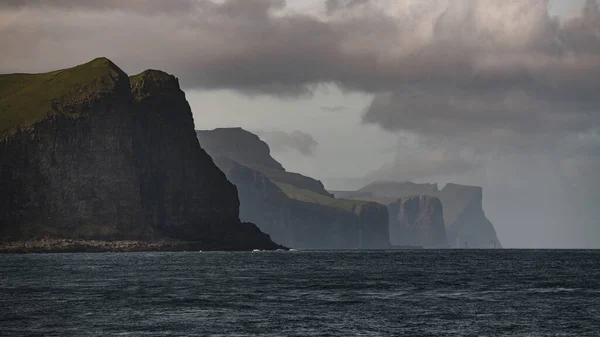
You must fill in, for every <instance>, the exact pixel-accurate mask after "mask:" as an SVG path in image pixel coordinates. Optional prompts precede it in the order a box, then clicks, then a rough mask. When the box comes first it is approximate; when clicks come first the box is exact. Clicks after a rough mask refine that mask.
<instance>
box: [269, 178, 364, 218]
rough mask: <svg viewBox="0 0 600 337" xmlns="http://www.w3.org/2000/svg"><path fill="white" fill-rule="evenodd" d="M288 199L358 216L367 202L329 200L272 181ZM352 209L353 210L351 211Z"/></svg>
mask: <svg viewBox="0 0 600 337" xmlns="http://www.w3.org/2000/svg"><path fill="white" fill-rule="evenodd" d="M273 182H274V183H275V185H277V187H279V188H280V189H281V190H282V191H283V192H284V193H285V194H286V195H287V196H288V197H290V198H292V199H296V200H300V201H304V202H310V203H314V204H319V205H323V206H328V207H335V208H340V209H343V210H346V211H349V212H352V211H354V213H355V214H359V213H360V210H361V208H362V206H363V205H365V204H368V203H369V202H368V201H362V200H351V199H337V198H331V197H328V196H325V195H322V194H319V193H316V192H313V191H310V190H304V189H301V188H298V187H296V186H293V185H289V184H285V183H282V182H278V181H273ZM353 208H354V210H353Z"/></svg>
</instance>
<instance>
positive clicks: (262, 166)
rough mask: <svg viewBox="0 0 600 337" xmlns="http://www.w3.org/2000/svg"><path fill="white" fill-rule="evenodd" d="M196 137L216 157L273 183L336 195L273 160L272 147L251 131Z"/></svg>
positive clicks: (200, 132) (223, 130) (233, 130)
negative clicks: (246, 168) (236, 163)
mask: <svg viewBox="0 0 600 337" xmlns="http://www.w3.org/2000/svg"><path fill="white" fill-rule="evenodd" d="M196 134H197V136H198V140H199V141H200V144H201V145H202V147H203V148H204V149H205V150H206V151H207V152H208V153H209V154H210V155H211V156H213V157H215V156H221V157H227V158H230V159H232V160H234V161H236V162H238V163H240V164H242V165H244V166H247V167H249V168H252V169H253V170H255V171H258V172H260V173H262V174H264V175H266V176H267V177H269V179H271V180H273V181H277V182H281V183H285V184H290V185H294V186H297V187H299V188H302V189H306V190H310V191H313V192H316V193H319V194H322V195H325V196H333V195H332V194H330V193H329V192H327V191H326V190H325V187H324V186H323V183H322V182H321V181H319V180H315V179H313V178H310V177H306V176H303V175H301V174H298V173H293V172H287V171H286V170H285V169H284V168H283V166H282V165H281V164H280V163H279V162H277V161H276V160H275V159H273V157H271V150H270V148H269V145H267V143H265V142H263V141H262V140H261V139H260V138H259V137H258V136H257V135H255V134H253V133H251V132H248V131H246V130H244V129H242V128H220V129H214V130H198V131H196Z"/></svg>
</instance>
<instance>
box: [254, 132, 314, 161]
mask: <svg viewBox="0 0 600 337" xmlns="http://www.w3.org/2000/svg"><path fill="white" fill-rule="evenodd" d="M256 134H257V135H258V136H259V137H260V138H261V139H262V140H264V141H265V142H266V143H267V144H269V147H270V148H271V151H273V152H284V151H289V150H295V151H298V152H299V153H300V154H302V155H304V156H312V155H313V154H314V153H315V151H316V149H317V146H318V145H319V143H318V142H317V141H316V140H315V139H314V138H313V136H311V135H310V134H308V133H306V132H302V131H298V130H294V131H292V132H289V133H288V132H285V131H257V132H256Z"/></svg>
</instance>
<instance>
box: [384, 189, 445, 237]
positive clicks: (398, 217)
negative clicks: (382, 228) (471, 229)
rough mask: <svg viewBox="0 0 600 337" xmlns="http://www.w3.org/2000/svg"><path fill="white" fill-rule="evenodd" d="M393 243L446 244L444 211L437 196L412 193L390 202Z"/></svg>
mask: <svg viewBox="0 0 600 337" xmlns="http://www.w3.org/2000/svg"><path fill="white" fill-rule="evenodd" d="M388 211H389V213H390V241H391V243H392V244H393V245H419V246H423V247H425V248H447V247H448V240H447V237H446V227H445V225H444V211H443V207H442V202H441V201H440V199H439V198H438V197H431V196H413V197H404V198H400V199H398V201H396V202H393V203H391V204H389V205H388Z"/></svg>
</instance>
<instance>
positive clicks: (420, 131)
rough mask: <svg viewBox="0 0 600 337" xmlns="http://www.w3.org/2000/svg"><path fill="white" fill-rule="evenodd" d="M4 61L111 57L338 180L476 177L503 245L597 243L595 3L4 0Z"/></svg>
mask: <svg viewBox="0 0 600 337" xmlns="http://www.w3.org/2000/svg"><path fill="white" fill-rule="evenodd" d="M0 44H1V45H2V46H3V50H2V52H1V53H0V72H2V73H7V72H37V71H48V70H52V69H57V68H63V67H69V66H72V65H74V64H79V63H83V62H86V61H88V60H90V59H93V58H94V57H97V56H107V57H109V58H110V59H112V60H113V61H114V62H115V63H117V64H118V65H119V66H121V67H122V68H123V70H125V71H126V72H128V73H130V74H134V73H137V72H140V71H142V70H144V69H147V68H158V69H162V70H165V71H167V72H170V73H173V74H175V75H176V76H177V77H179V79H180V81H181V84H182V85H183V86H184V89H185V90H186V93H187V97H188V100H189V102H190V104H191V106H192V109H193V111H194V118H195V123H196V127H197V128H199V129H212V128H215V127H223V126H242V127H244V128H246V129H248V130H251V131H255V132H257V133H259V134H260V135H261V137H263V138H264V139H265V140H267V141H268V142H270V143H271V145H272V147H273V155H274V157H275V158H276V159H278V160H279V161H281V162H282V164H283V165H284V166H285V167H286V168H287V169H288V170H291V171H297V172H300V173H303V174H307V175H310V176H312V177H315V178H317V179H320V180H322V181H323V182H324V183H325V185H326V187H327V188H329V189H355V188H359V187H361V186H362V185H363V184H365V183H367V182H370V181H374V180H399V181H402V180H411V181H416V182H439V183H441V185H442V186H443V184H444V183H446V182H450V181H452V182H458V183H464V184H476V185H481V186H483V187H484V208H485V211H486V213H487V214H488V217H489V218H490V219H491V220H492V222H493V223H494V225H495V227H496V230H497V232H498V236H499V238H500V240H501V242H502V243H503V245H504V246H506V247H558V248H566V247H597V248H600V221H599V216H600V214H599V213H600V212H599V211H598V204H599V201H600V199H599V197H600V196H599V193H598V191H599V190H600V179H599V177H598V172H600V114H599V109H600V95H599V94H598V88H599V87H600V83H599V82H600V14H599V13H598V5H597V3H596V1H585V0H583V1H573V0H556V1H550V2H547V1H542V0H512V1H507V0H479V1H475V0H431V1H421V0H372V1H369V0H328V1H316V0H294V1H293V0H288V1H287V2H286V1H283V0H239V1H234V0H230V1H224V0H221V1H216V0H215V1H210V0H181V1H161V0H145V1H144V0H130V1H116V0H96V1H91V0H90V1H76V0H44V1H42V0H29V1H21V0H14V1H12V0H3V1H0Z"/></svg>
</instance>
